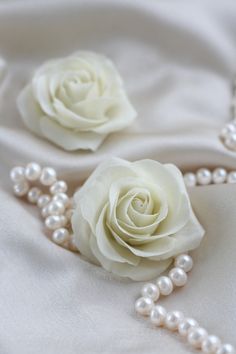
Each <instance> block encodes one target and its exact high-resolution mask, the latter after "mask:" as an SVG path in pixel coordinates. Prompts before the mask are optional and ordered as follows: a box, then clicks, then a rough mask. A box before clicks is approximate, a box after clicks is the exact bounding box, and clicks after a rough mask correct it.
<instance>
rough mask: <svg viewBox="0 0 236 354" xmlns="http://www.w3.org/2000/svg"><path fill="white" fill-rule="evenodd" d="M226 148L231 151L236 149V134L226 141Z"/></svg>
mask: <svg viewBox="0 0 236 354" xmlns="http://www.w3.org/2000/svg"><path fill="white" fill-rule="evenodd" d="M225 146H227V147H228V148H229V149H230V150H235V149H236V133H232V134H231V135H230V136H228V137H227V138H226V139H225Z"/></svg>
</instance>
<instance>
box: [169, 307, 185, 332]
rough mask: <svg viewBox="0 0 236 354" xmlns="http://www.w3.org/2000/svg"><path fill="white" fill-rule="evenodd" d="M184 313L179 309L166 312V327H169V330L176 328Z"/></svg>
mask: <svg viewBox="0 0 236 354" xmlns="http://www.w3.org/2000/svg"><path fill="white" fill-rule="evenodd" d="M183 317H184V315H183V314H182V312H180V311H172V312H169V313H167V315H166V319H165V325H166V328H168V329H170V330H171V331H175V330H177V328H178V326H179V323H180V321H181V320H182V319H183Z"/></svg>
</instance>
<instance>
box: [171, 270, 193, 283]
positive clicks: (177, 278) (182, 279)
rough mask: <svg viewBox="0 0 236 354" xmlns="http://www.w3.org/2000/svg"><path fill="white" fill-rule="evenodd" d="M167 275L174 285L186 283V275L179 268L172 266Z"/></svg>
mask: <svg viewBox="0 0 236 354" xmlns="http://www.w3.org/2000/svg"><path fill="white" fill-rule="evenodd" d="M169 277H170V279H171V280H172V282H173V284H174V285H175V286H184V285H185V284H186V283H187V280H188V276H187V274H186V273H185V271H184V270H183V269H181V268H173V269H171V270H170V272H169Z"/></svg>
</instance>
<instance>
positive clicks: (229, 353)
mask: <svg viewBox="0 0 236 354" xmlns="http://www.w3.org/2000/svg"><path fill="white" fill-rule="evenodd" d="M216 354H235V349H234V347H233V346H232V345H231V344H223V345H222V346H221V347H220V348H219V349H218V350H217V352H216Z"/></svg>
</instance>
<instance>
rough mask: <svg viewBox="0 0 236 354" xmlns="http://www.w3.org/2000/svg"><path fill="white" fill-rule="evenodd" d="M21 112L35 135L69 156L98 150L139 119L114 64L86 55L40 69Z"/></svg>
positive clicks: (20, 104)
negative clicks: (112, 135) (79, 151)
mask: <svg viewBox="0 0 236 354" xmlns="http://www.w3.org/2000/svg"><path fill="white" fill-rule="evenodd" d="M18 108H19V111H20V113H21V116H22V118H23V121H24V123H25V124H26V126H27V127H28V128H29V129H30V130H31V131H33V132H34V133H36V134H37V135H39V136H42V137H45V138H46V139H48V140H50V141H52V142H54V143H55V144H57V145H59V146H61V147H62V148H64V149H66V150H77V149H91V150H96V149H97V148H98V146H99V145H100V144H101V142H102V141H103V140H104V138H105V137H106V135H107V134H109V133H111V132H114V131H117V130H121V129H123V128H124V127H126V126H128V125H130V124H131V123H132V121H133V120H134V118H135V117H136V112H135V110H134V108H133V107H132V105H131V104H130V102H129V100H128V98H127V96H126V93H125V90H124V86H123V81H122V79H121V77H120V75H119V73H118V72H117V70H116V69H115V67H114V65H113V64H112V62H111V60H109V59H107V58H106V57H104V56H101V55H98V54H95V53H92V52H83V51H82V52H77V53H75V54H73V55H71V56H69V57H66V58H63V59H57V60H51V61H49V62H47V63H45V64H44V65H42V66H41V67H40V68H39V69H38V70H37V71H36V73H35V74H34V76H33V78H32V80H31V82H30V83H29V84H28V85H27V86H26V87H25V88H24V89H23V91H22V92H21V93H20V95H19V97H18Z"/></svg>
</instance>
